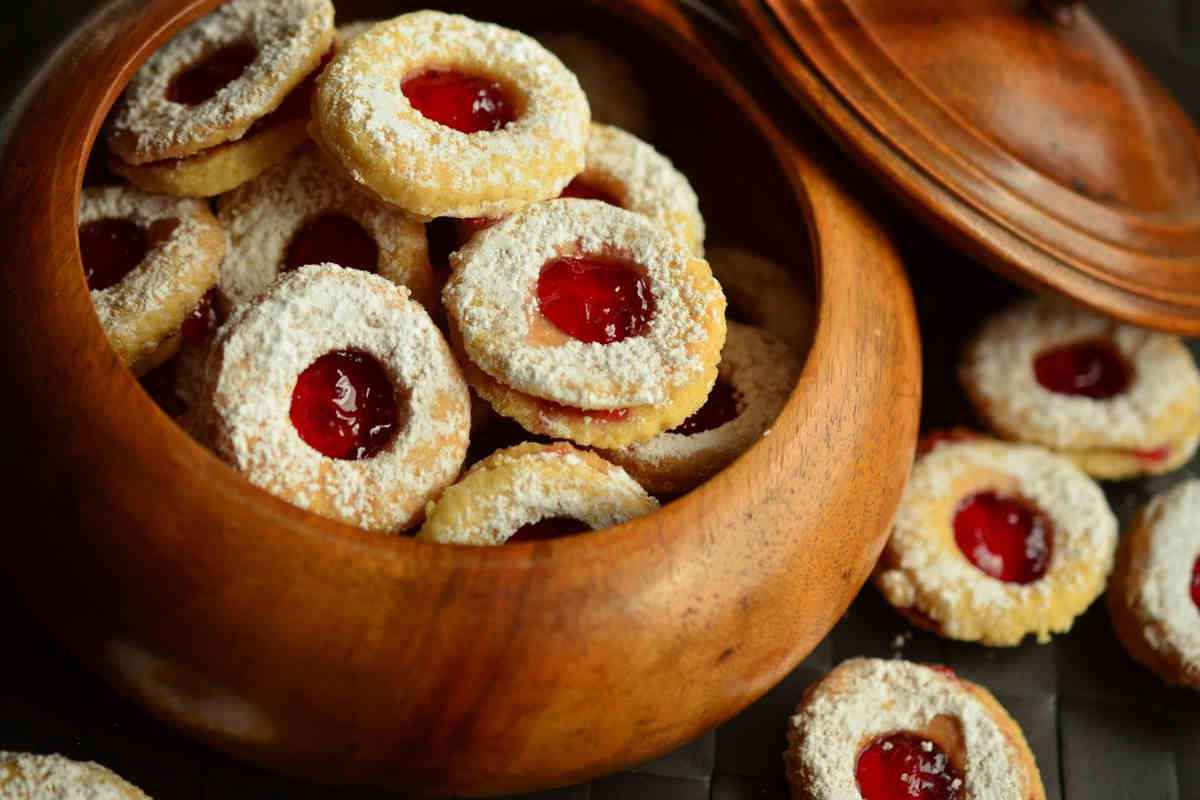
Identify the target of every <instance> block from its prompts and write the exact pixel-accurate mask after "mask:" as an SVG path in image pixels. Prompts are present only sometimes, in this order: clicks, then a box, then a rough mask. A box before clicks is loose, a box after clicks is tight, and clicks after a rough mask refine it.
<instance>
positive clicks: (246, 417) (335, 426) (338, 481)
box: [205, 264, 471, 532]
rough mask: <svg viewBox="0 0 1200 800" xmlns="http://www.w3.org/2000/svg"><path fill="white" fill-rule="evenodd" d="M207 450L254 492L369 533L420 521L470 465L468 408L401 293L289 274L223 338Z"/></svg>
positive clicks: (442, 352)
mask: <svg viewBox="0 0 1200 800" xmlns="http://www.w3.org/2000/svg"><path fill="white" fill-rule="evenodd" d="M205 372H206V388H205V406H206V407H205V411H206V413H207V415H208V418H207V420H206V427H207V435H206V438H207V439H208V440H209V441H210V442H211V443H212V445H213V447H214V449H215V450H216V451H217V453H218V454H219V455H220V456H222V457H223V458H224V459H225V460H226V461H228V462H229V463H230V464H232V465H233V466H234V467H235V468H236V469H238V470H239V471H241V472H242V473H243V474H244V475H245V476H246V477H247V478H248V479H249V480H250V482H251V483H254V484H255V485H257V486H259V487H261V488H263V489H265V490H266V491H268V492H271V493H272V494H275V495H276V496H278V497H281V498H283V499H285V500H287V501H289V502H291V503H293V504H294V505H297V506H299V507H301V508H306V509H308V510H310V511H313V512H314V513H317V514H321V515H323V516H327V517H331V518H333V519H337V520H341V521H343V522H347V523H350V524H354V525H358V526H359V527H362V528H365V529H367V530H373V531H383V532H395V531H401V530H403V529H405V528H407V527H409V526H410V525H412V524H414V523H416V522H419V521H420V518H421V514H422V512H423V510H424V508H425V504H426V503H427V502H428V501H429V500H430V499H432V498H433V497H435V496H436V495H437V494H439V493H440V492H441V491H442V489H444V488H445V487H446V486H447V485H449V484H450V483H451V482H453V481H454V479H455V478H456V477H457V476H458V472H459V470H460V469H461V467H462V464H463V460H464V459H465V457H466V451H467V439H468V433H469V429H470V423H471V401H470V398H469V396H468V392H467V387H466V384H465V383H463V379H462V374H461V373H460V372H459V369H458V366H457V365H456V364H455V362H454V358H453V356H452V355H451V354H450V349H449V347H448V346H447V345H446V342H445V340H444V339H443V338H442V335H441V333H440V332H439V331H438V329H437V327H436V326H435V325H434V323H433V321H432V320H431V319H430V317H429V314H428V313H427V312H426V311H425V309H424V308H422V307H421V306H420V305H419V304H418V303H416V302H415V301H413V300H412V299H411V298H410V297H409V292H408V290H407V289H405V288H404V287H402V286H397V285H396V284H394V283H392V282H391V281H388V280H386V279H384V278H381V277H379V276H378V275H371V274H369V273H366V272H363V271H361V270H354V269H345V268H342V267H338V266H335V265H332V264H323V265H318V266H308V267H302V268H301V269H298V270H296V271H294V272H289V273H286V274H285V275H283V276H282V277H281V278H280V279H279V281H278V282H277V283H275V285H274V286H272V287H271V288H270V289H269V290H267V292H265V293H264V294H262V295H260V296H259V297H258V299H256V300H255V301H253V302H251V303H248V304H246V305H244V306H241V307H240V308H239V309H238V310H237V311H235V312H234V314H233V316H232V317H230V319H229V321H228V322H227V323H226V324H225V326H224V327H222V328H221V330H220V332H219V333H218V335H217V339H216V341H215V342H214V344H213V352H212V355H211V356H210V357H209V360H208V364H207V367H206V370H205Z"/></svg>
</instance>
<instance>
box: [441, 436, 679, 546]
mask: <svg viewBox="0 0 1200 800" xmlns="http://www.w3.org/2000/svg"><path fill="white" fill-rule="evenodd" d="M657 508H658V502H657V501H655V500H654V498H652V497H650V496H649V495H647V494H646V493H645V491H643V490H642V488H641V487H640V486H638V485H637V483H635V482H634V481H633V479H632V478H630V477H629V476H628V475H627V474H626V473H625V471H624V470H623V469H621V468H620V467H618V466H615V465H613V464H610V463H608V462H607V461H605V460H604V459H602V458H600V457H599V456H597V455H595V454H593V453H589V452H586V451H583V450H576V449H575V448H574V447H572V446H570V445H569V444H566V443H564V442H559V443H557V444H551V445H541V444H522V445H517V446H516V447H510V448H508V449H507V450H501V451H499V452H497V453H493V454H492V455H491V456H489V457H487V458H485V459H484V460H483V461H480V462H479V463H478V464H475V465H474V466H473V467H471V469H470V470H469V471H468V472H467V474H466V476H464V477H463V479H462V480H461V481H459V482H458V483H456V484H455V485H454V486H451V487H450V488H448V489H447V490H446V491H445V492H444V493H443V494H442V496H441V498H440V499H439V500H438V501H437V502H436V503H432V504H430V508H429V511H428V513H427V518H426V521H425V525H424V527H422V528H421V532H420V534H419V535H418V538H420V539H424V540H426V541H433V542H441V543H443V544H467V545H482V546H487V545H501V544H506V543H517V542H527V541H537V540H544V539H551V538H559V537H561V536H567V535H571V534H574V533H582V532H584V531H589V530H601V529H603V528H610V527H613V526H615V525H620V524H621V523H624V522H628V521H629V520H631V519H634V518H636V517H640V516H643V515H645V514H649V513H651V512H652V511H654V510H655V509H657Z"/></svg>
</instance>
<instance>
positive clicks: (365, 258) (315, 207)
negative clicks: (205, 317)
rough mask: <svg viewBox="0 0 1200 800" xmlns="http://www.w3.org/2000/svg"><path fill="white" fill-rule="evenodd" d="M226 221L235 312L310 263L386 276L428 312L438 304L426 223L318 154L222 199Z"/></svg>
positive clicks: (224, 283) (228, 283)
mask: <svg viewBox="0 0 1200 800" xmlns="http://www.w3.org/2000/svg"><path fill="white" fill-rule="evenodd" d="M218 217H219V218H220V220H221V222H222V224H223V225H224V226H225V228H226V230H228V232H229V237H230V251H229V258H227V259H226V260H225V263H224V265H223V266H222V267H221V279H220V283H219V286H220V290H221V299H222V300H223V302H224V303H225V304H226V306H227V307H234V306H238V305H240V304H242V303H245V302H247V301H248V300H250V299H251V298H253V297H254V296H255V295H257V294H258V293H259V292H262V291H263V290H264V289H266V288H267V287H268V286H270V285H271V284H272V283H274V282H275V279H276V278H277V277H279V275H280V273H283V272H287V271H289V270H293V269H296V268H297V267H302V266H305V265H308V264H337V265H339V266H342V267H348V268H353V269H361V270H365V271H367V272H374V273H378V274H379V275H382V276H383V277H385V278H387V279H388V280H390V281H392V282H394V283H398V284H400V285H401V286H407V287H408V289H409V290H410V291H411V292H412V294H413V297H415V298H416V299H417V300H418V301H420V302H421V303H422V304H423V305H425V306H426V307H431V304H432V303H433V273H432V271H431V269H430V267H429V254H428V251H427V249H426V244H425V228H424V226H423V225H421V223H419V222H416V221H415V220H413V219H411V218H409V217H406V216H405V215H404V214H403V213H401V212H400V211H399V210H398V209H395V208H393V207H391V206H387V205H384V204H383V203H381V202H379V201H378V200H376V199H374V198H372V197H369V196H368V195H366V194H365V193H363V192H361V191H359V190H358V188H357V187H356V186H355V185H354V184H353V183H352V182H350V181H348V180H346V179H345V178H343V177H341V175H340V174H339V173H337V172H335V171H334V170H332V169H330V168H329V167H328V165H327V164H326V163H325V161H324V160H323V159H322V158H321V156H320V154H319V153H318V152H317V151H316V150H313V149H308V150H306V151H304V152H303V153H302V154H300V155H299V156H298V157H297V158H294V159H292V160H289V161H287V162H285V163H283V164H280V165H278V166H277V167H274V168H273V169H271V170H270V171H268V172H266V173H264V174H263V175H261V176H260V177H258V178H256V179H255V180H253V181H251V182H250V183H247V184H245V185H244V186H241V187H239V188H238V189H237V190H235V191H234V192H233V193H231V194H229V195H226V196H225V197H223V198H221V203H220V211H219V212H218Z"/></svg>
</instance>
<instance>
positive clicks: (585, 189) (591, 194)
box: [559, 178, 622, 208]
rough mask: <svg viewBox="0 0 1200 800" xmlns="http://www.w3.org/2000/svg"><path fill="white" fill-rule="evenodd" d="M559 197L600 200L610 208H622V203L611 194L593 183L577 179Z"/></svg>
mask: <svg viewBox="0 0 1200 800" xmlns="http://www.w3.org/2000/svg"><path fill="white" fill-rule="evenodd" d="M559 197H575V198H578V199H580V200H599V201H600V202H602V203H608V204H609V205H610V206H616V207H617V208H621V207H622V205H621V201H620V200H618V199H617V198H616V196H615V195H613V194H612V193H611V192H609V191H606V190H604V189H601V188H600V187H599V186H596V185H595V184H593V183H588V182H587V181H585V180H583V179H582V178H575V179H574V180H573V181H571V182H570V183H568V184H567V188H565V189H563V190H562V194H560V195H559Z"/></svg>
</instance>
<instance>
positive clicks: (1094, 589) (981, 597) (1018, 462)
mask: <svg viewBox="0 0 1200 800" xmlns="http://www.w3.org/2000/svg"><path fill="white" fill-rule="evenodd" d="M1116 546H1117V521H1116V517H1114V516H1113V513H1112V511H1111V510H1110V509H1109V507H1108V503H1107V501H1106V500H1105V497H1104V493H1103V492H1102V491H1101V490H1100V487H1099V486H1097V485H1096V483H1095V482H1094V481H1093V480H1092V479H1091V478H1089V477H1088V476H1087V475H1085V474H1084V473H1083V472H1082V471H1081V470H1079V468H1078V467H1076V466H1075V465H1074V464H1073V463H1072V462H1071V461H1069V460H1068V459H1066V458H1063V457H1062V456H1059V455H1056V454H1054V453H1051V452H1049V451H1047V450H1043V449H1042V448H1040V447H1034V446H1031V445H1017V444H1008V443H1004V442H998V441H994V440H990V439H985V438H978V439H971V438H968V439H965V440H958V441H955V440H948V441H943V442H941V443H940V444H938V445H937V446H936V447H933V448H932V449H931V450H929V451H928V452H927V453H926V454H925V455H923V456H921V457H920V458H918V459H917V462H916V464H915V465H914V467H913V472H912V477H911V478H910V479H909V483H908V486H907V487H906V489H905V492H904V498H903V500H902V502H901V505H900V509H899V512H898V513H897V516H896V521H895V525H894V527H893V530H892V535H891V538H890V540H889V541H888V544H887V546H886V547H885V549H884V552H883V555H882V557H881V558H880V561H879V564H878V565H877V566H876V569H875V574H874V578H873V580H874V582H875V585H876V586H877V587H878V588H879V590H880V591H881V592H882V593H883V595H884V597H885V598H887V600H888V602H890V603H891V604H892V605H893V606H894V607H895V608H896V609H897V610H898V611H899V612H900V613H901V614H903V615H904V616H905V617H906V618H907V619H909V621H910V622H912V623H913V624H914V625H916V626H917V627H920V628H924V629H926V630H930V631H933V632H934V633H937V634H938V635H939V636H944V637H946V638H949V639H960V640H963V641H977V642H981V643H983V644H986V645H991V646H1014V645H1017V644H1019V643H1020V642H1021V640H1022V639H1024V638H1025V636H1026V635H1028V634H1034V635H1036V636H1037V638H1038V640H1039V641H1041V642H1046V641H1048V640H1049V638H1050V635H1051V634H1052V633H1062V632H1065V631H1067V630H1069V629H1070V628H1071V625H1072V623H1073V622H1074V620H1075V618H1076V617H1077V616H1078V615H1080V614H1081V613H1083V612H1084V611H1085V610H1086V609H1087V608H1088V606H1090V605H1091V603H1092V601H1093V600H1095V599H1096V598H1097V597H1098V596H1099V595H1100V593H1101V592H1102V591H1103V590H1104V584H1105V581H1106V580H1107V578H1108V575H1109V572H1110V570H1111V569H1112V563H1113V556H1114V552H1115V550H1116Z"/></svg>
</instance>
